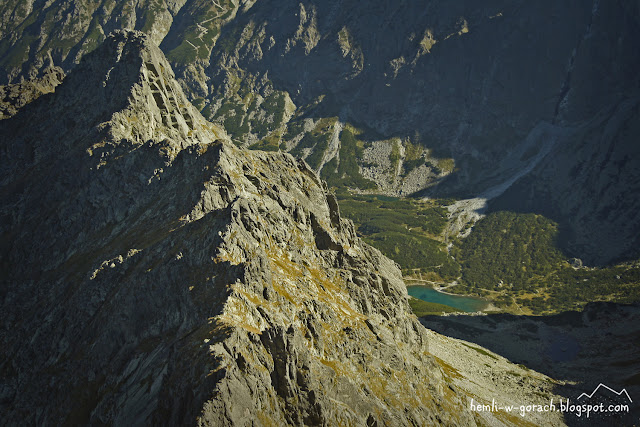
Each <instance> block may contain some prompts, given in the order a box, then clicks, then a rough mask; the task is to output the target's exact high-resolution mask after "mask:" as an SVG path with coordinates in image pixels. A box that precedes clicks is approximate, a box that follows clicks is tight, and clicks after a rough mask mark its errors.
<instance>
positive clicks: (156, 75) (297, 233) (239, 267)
mask: <svg viewBox="0 0 640 427" xmlns="http://www.w3.org/2000/svg"><path fill="white" fill-rule="evenodd" d="M172 76H173V75H172V71H171V67H170V66H169V65H168V63H167V62H166V60H165V59H164V57H163V55H162V53H161V52H160V50H159V49H158V48H157V47H155V46H154V45H153V44H151V43H149V41H148V40H147V39H146V38H145V37H144V36H143V35H142V34H141V33H137V32H118V33H115V34H113V35H112V36H110V37H108V38H107V40H106V42H105V43H104V45H103V46H102V47H100V48H99V49H97V50H96V51H94V52H93V53H92V54H91V55H88V56H86V57H85V59H84V60H83V62H82V63H81V64H80V65H79V67H78V69H77V70H76V71H74V72H73V73H72V74H70V75H69V76H68V77H67V78H66V79H65V81H64V83H63V84H62V85H61V86H60V87H59V88H58V89H57V90H56V93H55V94H51V95H47V96H44V97H41V98H40V99H38V100H37V101H35V102H34V103H32V104H31V105H30V106H29V107H28V108H26V109H25V111H24V112H23V113H21V114H19V115H18V116H16V117H14V118H12V119H9V120H5V121H3V122H2V123H0V132H1V133H2V135H3V136H4V137H3V140H2V147H1V149H2V156H0V157H1V159H2V160H1V163H0V170H1V172H2V182H1V192H0V202H1V203H0V206H2V210H1V214H2V221H0V235H1V236H2V239H1V240H0V241H1V242H2V243H1V246H0V256H1V264H0V265H1V267H2V268H1V271H2V276H1V288H0V290H1V295H2V308H1V310H2V313H3V322H2V329H1V331H0V349H1V350H0V352H1V353H2V357H1V358H0V360H1V362H0V370H1V372H2V375H1V378H2V381H1V383H0V404H1V405H2V414H3V415H2V417H3V423H4V424H7V425H12V424H23V423H31V424H56V423H63V422H66V423H71V424H85V423H90V424H96V423H107V424H121V425H136V424H171V425H173V424H183V423H185V424H196V423H197V424H199V425H231V424H237V425H245V424H250V423H255V424H257V425H274V424H275V425H285V424H291V425H293V424H295V425H300V424H310V425H322V424H326V425H338V424H343V425H364V424H368V425H432V424H437V423H440V424H449V425H465V424H472V423H473V418H472V416H471V415H470V414H469V413H468V412H467V409H466V405H465V404H464V403H463V402H462V400H461V396H460V395H458V394H457V392H455V391H453V389H451V388H449V387H448V386H447V383H446V378H445V376H444V374H443V372H442V369H441V368H440V366H439V365H438V363H436V361H435V359H434V358H433V357H432V356H430V355H429V353H428V342H427V339H426V335H425V331H424V329H423V328H422V326H421V325H420V324H419V323H418V322H417V320H416V319H415V317H414V316H413V315H412V314H410V309H409V307H408V304H407V295H406V289H405V287H404V285H403V283H402V280H401V275H400V271H399V270H398V267H397V266H396V265H395V264H394V263H393V262H392V261H390V260H389V259H387V258H385V257H384V256H382V255H381V254H380V253H379V252H378V251H377V250H375V249H373V248H371V247H370V246H368V245H366V244H364V243H363V242H361V241H360V239H358V238H357V236H356V235H355V231H354V229H353V225H352V223H351V222H348V221H345V220H343V219H341V217H340V214H339V212H338V206H337V203H336V201H335V198H334V197H333V195H331V194H330V193H329V192H328V191H327V189H326V186H325V184H323V182H322V181H320V179H319V178H318V176H317V175H316V174H315V173H314V172H313V171H312V170H311V169H310V168H309V167H308V166H307V165H306V164H305V163H304V162H300V161H296V160H295V159H294V158H293V157H292V156H290V155H288V154H284V153H264V152H257V151H254V152H250V151H245V150H241V149H238V148H236V147H235V146H234V145H232V144H231V143H230V142H229V141H228V137H227V136H226V134H225V132H224V131H223V130H222V129H220V128H218V127H216V126H214V125H211V124H209V123H207V122H206V121H205V120H204V119H203V118H202V117H201V116H200V114H199V113H198V112H197V111H195V110H194V109H193V107H191V105H190V104H189V103H188V102H187V101H186V100H185V99H184V95H183V94H182V92H181V90H180V89H179V87H178V86H177V85H176V83H175V81H174V80H173V78H172Z"/></svg>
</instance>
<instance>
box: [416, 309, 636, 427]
mask: <svg viewBox="0 0 640 427" xmlns="http://www.w3.org/2000/svg"><path fill="white" fill-rule="evenodd" d="M421 322H422V323H423V325H425V326H426V327H427V328H429V329H432V330H434V331H436V332H438V333H441V334H443V335H446V336H450V337H453V338H458V339H462V340H465V341H469V342H473V343H476V344H478V345H481V346H483V347H485V348H487V349H489V350H491V351H493V352H495V353H497V354H499V355H501V356H504V357H505V358H507V359H509V360H510V361H511V362H513V363H517V364H521V365H524V366H526V367H527V368H530V369H533V370H535V371H538V372H541V373H543V374H545V375H548V376H550V377H551V378H554V379H556V380H560V381H566V382H567V383H566V384H562V385H558V386H556V388H555V390H554V392H555V393H557V394H559V395H560V396H563V397H564V398H565V399H569V400H570V403H571V404H580V405H582V404H596V403H599V401H596V398H597V397H596V396H595V395H594V397H593V400H587V399H586V398H585V397H584V396H583V397H582V398H580V395H581V394H582V393H587V394H590V393H591V392H592V391H593V390H595V388H596V387H597V386H598V384H600V383H603V384H606V385H607V386H608V387H611V388H612V389H615V390H617V391H620V390H622V389H626V390H627V392H628V394H629V396H630V398H631V399H632V400H633V402H628V401H626V400H624V401H623V399H621V397H619V396H611V395H609V396H601V397H600V398H607V399H608V401H610V402H611V403H621V404H628V405H629V413H628V414H627V413H624V414H623V413H616V414H611V413H609V414H607V415H608V416H605V414H602V415H598V414H596V415H594V414H591V415H590V418H589V425H601V424H608V425H630V423H632V422H634V421H637V415H638V413H639V412H640V381H638V374H637V373H638V372H639V371H640V344H639V343H640V303H635V304H631V305H623V304H614V303H602V302H598V303H590V304H588V305H587V306H586V307H585V309H584V311H583V312H575V311H574V312H564V313H560V314H557V315H554V316H516V315H511V314H493V315H487V316H426V317H423V318H421ZM614 398H615V399H614ZM634 416H635V417H636V418H633V417H634ZM584 418H585V415H584V414H583V415H582V417H580V418H579V417H576V416H575V415H567V414H565V419H566V421H567V423H568V424H569V425H585V424H584V421H585V420H584Z"/></svg>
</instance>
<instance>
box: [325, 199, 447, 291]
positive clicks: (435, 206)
mask: <svg viewBox="0 0 640 427" xmlns="http://www.w3.org/2000/svg"><path fill="white" fill-rule="evenodd" d="M337 196H338V201H339V203H340V211H341V213H342V215H343V216H345V217H346V218H349V219H351V220H352V221H353V222H354V224H355V226H356V229H357V230H358V234H359V235H360V236H362V237H363V238H364V240H365V241H366V242H367V243H369V244H371V245H372V246H374V247H376V248H378V249H379V250H380V251H381V252H382V253H383V254H385V255H386V256H388V257H389V258H391V259H393V260H394V261H396V262H397V263H398V264H399V265H400V267H401V268H402V269H403V272H404V273H405V274H412V273H416V271H421V272H424V273H428V272H432V273H436V275H437V276H438V277H439V278H440V279H441V280H447V279H454V278H456V277H458V276H459V274H460V269H459V266H458V264H457V263H456V262H455V260H453V259H452V258H451V257H450V256H449V255H448V254H447V252H446V250H445V248H444V244H443V243H442V236H441V235H442V233H443V231H444V229H445V226H446V224H447V210H446V208H445V207H443V206H442V205H441V204H440V203H438V202H437V201H420V200H413V199H399V198H393V197H387V196H377V195H350V194H348V193H346V192H338V194H337Z"/></svg>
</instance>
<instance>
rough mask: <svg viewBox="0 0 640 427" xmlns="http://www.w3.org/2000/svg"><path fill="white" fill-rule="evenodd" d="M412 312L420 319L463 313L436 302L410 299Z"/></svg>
mask: <svg viewBox="0 0 640 427" xmlns="http://www.w3.org/2000/svg"><path fill="white" fill-rule="evenodd" d="M409 305H410V306H411V310H412V311H413V313H414V314H415V315H416V316H418V317H423V316H439V315H441V314H442V313H461V312H462V311H461V310H458V309H457V308H454V307H450V306H448V305H444V304H438V303H436V302H427V301H423V300H421V299H418V298H413V297H410V298H409Z"/></svg>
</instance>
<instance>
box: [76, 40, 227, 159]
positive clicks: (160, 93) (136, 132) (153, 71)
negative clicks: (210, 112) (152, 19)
mask: <svg viewBox="0 0 640 427" xmlns="http://www.w3.org/2000/svg"><path fill="white" fill-rule="evenodd" d="M87 62H88V63H87V64H84V68H89V69H91V70H95V76H94V78H95V79H97V81H95V80H94V82H92V84H93V85H94V90H95V89H98V90H101V91H103V92H104V95H105V96H106V97H107V98H109V99H114V100H117V101H122V100H123V98H124V97H125V96H126V100H127V101H126V102H127V105H126V107H125V108H123V109H120V110H117V109H116V113H114V114H113V116H112V117H111V120H110V121H109V123H108V127H109V133H110V136H111V137H112V139H113V140H118V139H127V140H130V141H132V142H134V143H142V142H146V141H148V140H155V141H163V140H168V141H169V142H170V144H169V146H170V147H171V148H172V149H174V150H175V149H182V148H184V147H185V146H187V145H191V144H194V143H206V142H209V141H211V140H215V139H228V137H227V136H226V134H225V133H224V131H223V130H222V129H221V128H219V127H217V126H215V125H212V124H210V123H208V122H207V121H206V120H205V119H204V118H203V117H202V115H201V114H200V113H199V112H198V111H197V110H196V109H195V108H194V107H193V105H191V103H190V102H189V101H188V100H187V98H186V96H185V95H184V93H183V91H182V88H181V87H180V85H179V84H178V83H177V82H176V80H175V75H174V73H173V70H172V69H171V65H169V63H168V62H167V60H166V58H165V56H164V54H163V53H162V51H161V50H160V49H159V48H158V47H157V46H156V45H155V44H154V43H153V42H152V41H151V40H150V39H149V38H148V37H147V35H145V34H144V33H142V32H140V31H131V30H117V31H114V32H113V33H111V34H110V35H109V36H108V37H107V39H106V40H105V42H104V43H103V44H102V46H101V47H100V48H98V49H96V51H95V52H94V53H92V54H91V55H88V61H87ZM83 74H84V73H83ZM96 83H97V84H96ZM96 86H97V88H96ZM100 86H102V89H101V88H100ZM103 126H104V125H103Z"/></svg>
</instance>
